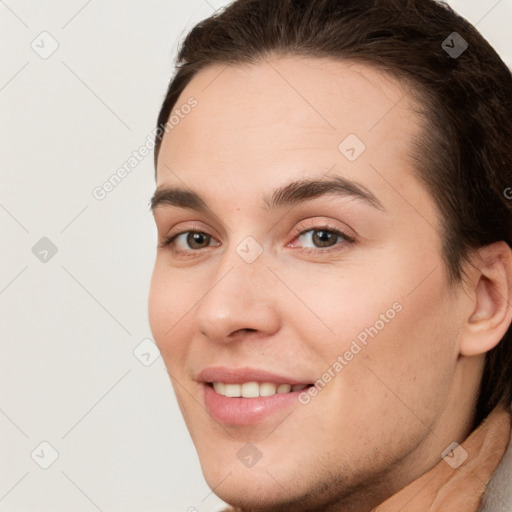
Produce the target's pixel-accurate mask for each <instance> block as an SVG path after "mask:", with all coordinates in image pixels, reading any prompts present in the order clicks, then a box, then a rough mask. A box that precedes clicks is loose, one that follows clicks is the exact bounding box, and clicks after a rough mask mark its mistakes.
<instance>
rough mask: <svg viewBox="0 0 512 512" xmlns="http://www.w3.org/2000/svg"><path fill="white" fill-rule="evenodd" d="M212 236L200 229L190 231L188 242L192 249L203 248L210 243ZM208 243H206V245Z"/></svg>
mask: <svg viewBox="0 0 512 512" xmlns="http://www.w3.org/2000/svg"><path fill="white" fill-rule="evenodd" d="M211 238H212V237H211V236H210V235H207V234H206V233H200V232H198V231H189V232H188V236H187V244H188V246H189V247H190V248H191V249H202V248H203V247H208V246H209V245H210V240H211ZM205 243H206V245H205Z"/></svg>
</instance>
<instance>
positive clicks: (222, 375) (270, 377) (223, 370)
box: [196, 366, 311, 386]
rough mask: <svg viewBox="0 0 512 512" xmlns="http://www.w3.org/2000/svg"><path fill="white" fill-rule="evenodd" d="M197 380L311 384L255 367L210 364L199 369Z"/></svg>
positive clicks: (238, 382) (229, 382)
mask: <svg viewBox="0 0 512 512" xmlns="http://www.w3.org/2000/svg"><path fill="white" fill-rule="evenodd" d="M196 380H197V381H199V382H224V383H227V384H243V383H244V382H272V383H274V384H291V385H292V386H293V385H295V384H311V381H305V380H298V379H297V378H294V377H288V376H286V375H278V374H277V373H271V372H268V371H266V370H259V369H257V368H228V367H225V366H212V367H209V368H205V369H204V370H202V371H200V372H199V374H198V375H197V377H196Z"/></svg>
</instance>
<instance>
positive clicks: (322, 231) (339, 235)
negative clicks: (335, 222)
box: [297, 226, 355, 252]
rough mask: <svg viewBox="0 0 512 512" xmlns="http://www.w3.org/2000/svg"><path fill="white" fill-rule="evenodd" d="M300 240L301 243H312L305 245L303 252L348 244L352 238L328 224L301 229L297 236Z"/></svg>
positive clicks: (319, 250) (318, 250)
mask: <svg viewBox="0 0 512 512" xmlns="http://www.w3.org/2000/svg"><path fill="white" fill-rule="evenodd" d="M297 239H298V240H300V242H301V245H302V246H304V245H305V244H308V243H309V244H313V245H312V246H311V245H310V247H307V246H306V247H305V252H326V251H322V249H328V250H330V249H338V248H340V249H341V247H338V246H345V245H348V244H352V243H354V241H355V240H354V238H352V237H350V236H348V235H346V234H345V233H343V232H342V231H340V230H338V229H334V228H331V227H329V226H323V227H320V226H317V227H315V228H313V229H307V230H305V231H302V232H301V233H299V235H298V236H297Z"/></svg>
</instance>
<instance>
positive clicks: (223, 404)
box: [202, 383, 304, 425]
mask: <svg viewBox="0 0 512 512" xmlns="http://www.w3.org/2000/svg"><path fill="white" fill-rule="evenodd" d="M202 386H203V388H204V401H205V404H206V409H207V410H208V412H209V413H210V414H211V415H212V417H213V418H214V419H215V420H217V421H218V422H220V423H226V424H230V425H252V424H254V423H258V422H260V421H262V420H264V419H265V418H267V417H268V416H270V415H271V414H272V413H274V412H276V411H279V410H282V409H285V408H286V407H290V406H292V405H293V404H294V403H295V404H296V403H297V401H298V396H299V394H300V393H302V392H303V391H304V390H301V391H291V392H290V393H277V394H275V395H272V396H260V397H257V398H242V397H240V398H230V397H227V396H224V395H220V394H219V393H217V392H216V391H215V390H214V389H213V387H212V386H209V385H208V384H204V383H203V384H202Z"/></svg>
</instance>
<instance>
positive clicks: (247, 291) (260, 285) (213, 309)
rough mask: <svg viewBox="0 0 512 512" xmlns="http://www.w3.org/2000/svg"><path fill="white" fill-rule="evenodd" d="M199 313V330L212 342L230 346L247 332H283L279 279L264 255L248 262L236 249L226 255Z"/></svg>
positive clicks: (265, 333)
mask: <svg viewBox="0 0 512 512" xmlns="http://www.w3.org/2000/svg"><path fill="white" fill-rule="evenodd" d="M219 261H220V263H219V265H217V266H216V267H215V272H212V278H211V280H210V282H209V283H208V285H207V286H206V287H205V295H204V296H203V298H202V299H201V300H200V302H199V304H198V306H197V308H196V310H195V318H194V323H195V327H196V329H197V330H198V331H199V332H200V333H201V334H202V335H204V336H206V337H208V339H209V340H211V341H215V342H218V343H228V342H232V341H234V340H236V339H239V338H240V336H241V335H243V334H244V333H247V332H254V331H255V332H257V333H259V334H260V335H270V334H272V333H275V332H276V331H277V330H278V329H279V325H280V324H279V322H280V316H279V305H278V303H277V297H276V293H275V290H276V282H275V281H276V278H275V276H274V274H273V273H272V272H271V271H270V270H269V269H268V268H267V266H266V258H265V257H264V254H263V255H260V257H259V258H257V259H256V260H255V261H253V262H252V263H248V262H246V261H245V260H244V259H243V258H242V257H240V256H239V254H238V253H237V252H236V251H235V250H234V249H229V250H227V251H226V253H225V254H224V255H223V257H222V259H221V260H219Z"/></svg>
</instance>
